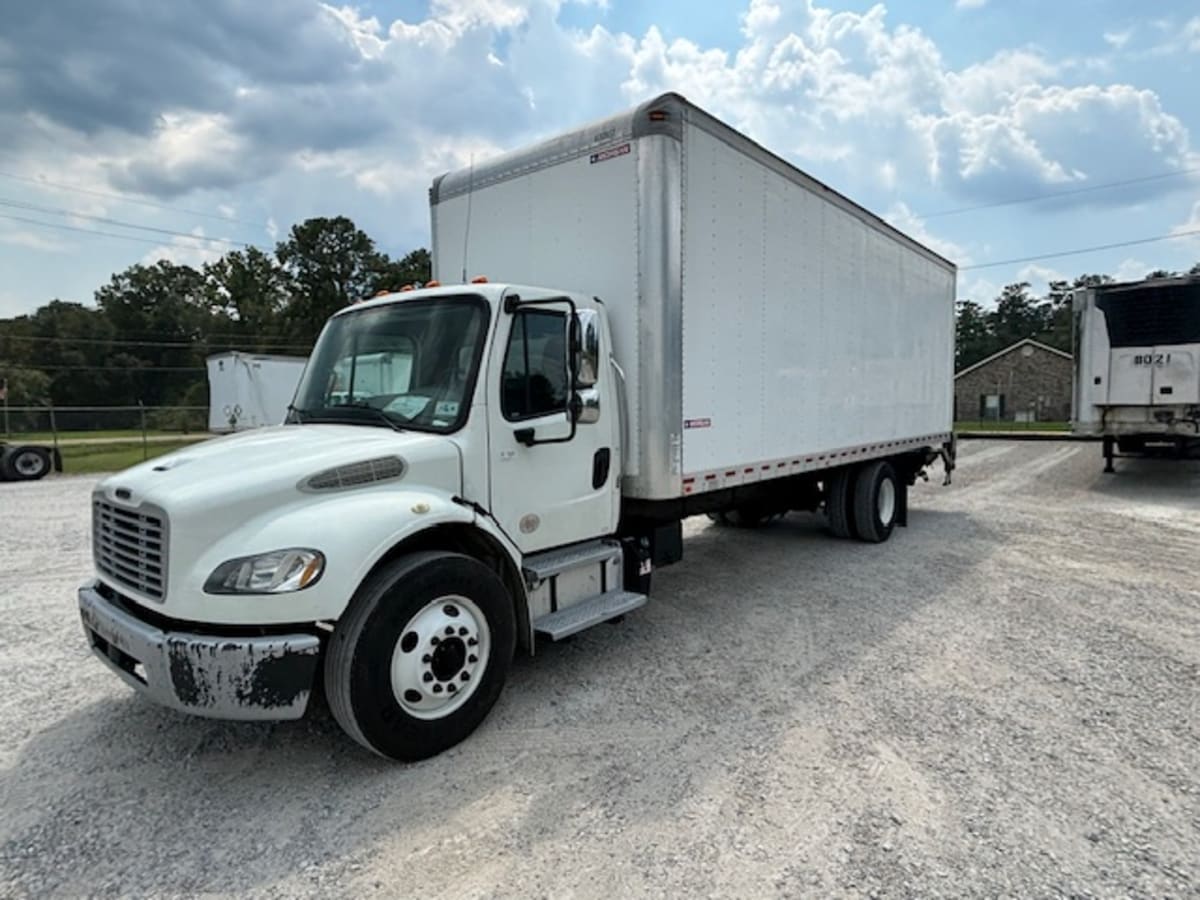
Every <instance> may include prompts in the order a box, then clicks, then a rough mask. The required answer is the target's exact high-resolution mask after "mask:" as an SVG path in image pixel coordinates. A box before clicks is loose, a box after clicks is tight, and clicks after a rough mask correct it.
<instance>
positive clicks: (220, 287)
mask: <svg viewBox="0 0 1200 900" xmlns="http://www.w3.org/2000/svg"><path fill="white" fill-rule="evenodd" d="M204 278H205V287H206V290H207V293H208V302H209V307H210V309H211V310H212V312H213V313H214V315H215V319H214V322H213V327H214V329H219V330H220V332H221V333H222V334H228V335H231V336H232V338H231V339H230V340H228V341H226V342H224V343H227V344H228V347H229V349H237V350H249V351H261V350H264V349H268V348H269V345H270V344H272V343H274V344H278V343H279V341H280V340H281V339H282V338H283V337H284V336H285V328H284V323H283V310H284V308H285V307H286V305H287V301H288V296H289V282H288V275H287V273H286V272H284V270H283V268H282V267H281V266H280V265H279V264H278V263H277V262H276V261H275V260H274V259H273V258H272V257H270V256H268V255H267V254H266V253H263V252H262V251H261V250H259V249H258V248H257V247H250V248H248V249H246V250H234V251H231V252H229V253H226V254H225V255H224V256H222V257H221V258H220V259H219V260H217V261H216V262H213V263H209V264H208V265H206V266H205V267H204ZM209 343H210V345H211V346H212V347H213V348H217V347H218V346H219V345H220V344H221V343H223V342H222V341H210V342H209Z"/></svg>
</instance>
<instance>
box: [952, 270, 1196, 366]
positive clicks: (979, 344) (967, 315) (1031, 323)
mask: <svg viewBox="0 0 1200 900" xmlns="http://www.w3.org/2000/svg"><path fill="white" fill-rule="evenodd" d="M1179 274H1180V273H1178V272H1169V271H1167V270H1165V269H1157V270H1155V271H1153V272H1151V273H1149V274H1148V275H1147V276H1146V279H1147V280H1149V279H1153V278H1174V277H1176V276H1178V275H1179ZM1187 274H1189V275H1200V263H1197V264H1196V265H1194V266H1192V268H1191V269H1190V270H1189V271H1188V273H1187ZM1111 283H1113V279H1112V277H1111V276H1108V275H1080V276H1079V277H1078V278H1076V279H1075V280H1074V281H1051V282H1050V284H1049V285H1048V287H1047V291H1046V295H1045V296H1044V297H1037V296H1034V294H1033V293H1032V292H1031V291H1032V289H1031V287H1030V285H1029V283H1028V282H1025V281H1022V282H1017V283H1015V284H1010V285H1006V286H1005V287H1004V289H1003V290H1001V291H1000V296H999V297H997V298H995V302H994V303H993V304H992V305H991V306H990V307H985V306H984V305H983V304H981V303H978V302H976V301H975V300H959V301H958V304H957V306H956V326H957V327H956V333H955V345H954V351H955V352H954V364H955V365H954V369H955V371H956V372H958V371H962V370H963V369H965V368H966V367H967V366H972V365H974V364H975V363H977V362H979V361H980V360H982V359H987V358H988V357H989V356H991V355H992V354H993V353H999V352H1000V351H1001V350H1003V349H1004V348H1005V347H1010V346H1012V345H1013V344H1015V343H1016V342H1017V341H1020V340H1024V339H1025V338H1033V339H1034V340H1037V341H1041V342H1042V343H1043V344H1047V345H1049V346H1051V347H1055V348H1057V349H1059V350H1065V351H1066V352H1068V353H1070V352H1071V351H1072V347H1071V294H1072V293H1073V292H1074V291H1075V290H1077V289H1079V288H1085V287H1093V286H1095V285H1100V284H1111Z"/></svg>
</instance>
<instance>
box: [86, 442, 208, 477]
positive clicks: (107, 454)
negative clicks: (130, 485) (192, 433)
mask: <svg viewBox="0 0 1200 900" xmlns="http://www.w3.org/2000/svg"><path fill="white" fill-rule="evenodd" d="M138 434H139V440H137V441H130V442H129V443H121V444H73V445H68V446H65V447H63V448H62V458H63V472H64V473H65V474H67V475H89V474H92V473H96V472H119V471H121V470H122V469H128V468H129V467H130V466H135V465H137V464H138V463H140V462H141V461H142V460H143V459H154V458H155V457H156V456H162V455H163V454H165V453H170V452H172V451H173V450H179V449H180V448H182V447H194V446H196V442H195V441H162V442H160V443H157V444H148V445H147V446H146V448H145V452H144V453H143V448H142V442H141V440H140V434H141V433H140V432H139V433H138Z"/></svg>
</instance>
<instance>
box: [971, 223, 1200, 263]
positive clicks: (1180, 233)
mask: <svg viewBox="0 0 1200 900" xmlns="http://www.w3.org/2000/svg"><path fill="white" fill-rule="evenodd" d="M1197 234H1200V228H1194V229H1192V230H1190V231H1176V232H1175V233H1174V234H1160V235H1158V236H1157V237H1148V238H1138V239H1136V240H1132V241H1118V242H1117V243H1115V244H1097V245H1095V246H1094V247H1080V248H1079V249H1077V250H1063V251H1060V252H1058V253H1042V254H1040V255H1038V256H1023V257H1021V258H1019V259H1000V260H996V261H995V262H987V263H976V264H975V265H972V266H960V267H959V270H958V271H960V272H971V271H974V270H975V269H993V268H995V267H997V266H1014V265H1016V264H1017V263H1027V262H1040V261H1041V260H1043V259H1059V258H1060V257H1063V256H1079V255H1080V254H1083V253H1094V252H1096V251H1098V250H1117V249H1119V248H1121V247H1135V246H1137V245H1139V244H1155V243H1158V242H1159V241H1173V240H1175V239H1176V238H1181V237H1188V236H1190V235H1197Z"/></svg>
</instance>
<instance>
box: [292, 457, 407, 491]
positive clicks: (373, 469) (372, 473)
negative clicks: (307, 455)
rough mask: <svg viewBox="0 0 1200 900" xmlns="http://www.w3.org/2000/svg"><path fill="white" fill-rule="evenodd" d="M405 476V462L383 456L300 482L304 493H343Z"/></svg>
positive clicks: (351, 464)
mask: <svg viewBox="0 0 1200 900" xmlns="http://www.w3.org/2000/svg"><path fill="white" fill-rule="evenodd" d="M403 474H404V460H402V459H401V458H400V457H398V456H381V457H379V458H378V459H366V460H363V461H362V462H356V463H350V464H348V465H345V466H338V467H336V468H333V469H326V470H325V471H324V472H318V473H317V474H316V475H313V476H311V477H309V478H307V479H305V480H304V481H302V482H300V489H301V490H304V491H343V490H347V489H348V488H356V487H361V486H362V485H364V484H374V483H375V482H377V481H392V480H394V479H396V478H399V477H400V476H401V475H403Z"/></svg>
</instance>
